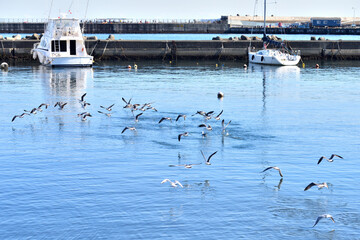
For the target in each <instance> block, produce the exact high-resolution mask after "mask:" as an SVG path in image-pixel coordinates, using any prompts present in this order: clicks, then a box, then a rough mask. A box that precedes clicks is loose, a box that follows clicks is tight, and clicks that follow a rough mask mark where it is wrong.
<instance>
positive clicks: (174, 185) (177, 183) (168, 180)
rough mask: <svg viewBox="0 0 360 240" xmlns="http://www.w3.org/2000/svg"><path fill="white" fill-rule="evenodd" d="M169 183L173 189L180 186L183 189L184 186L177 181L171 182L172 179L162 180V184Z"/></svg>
mask: <svg viewBox="0 0 360 240" xmlns="http://www.w3.org/2000/svg"><path fill="white" fill-rule="evenodd" d="M166 182H169V183H170V185H171V186H172V187H177V186H178V185H179V186H180V187H182V188H183V185H182V184H181V183H180V182H179V181H178V180H175V181H174V182H172V181H170V179H164V180H162V182H161V184H163V183H166Z"/></svg>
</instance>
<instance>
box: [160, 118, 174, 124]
mask: <svg viewBox="0 0 360 240" xmlns="http://www.w3.org/2000/svg"><path fill="white" fill-rule="evenodd" d="M164 120H169V121H170V122H172V120H171V118H170V117H163V118H161V119H160V121H159V123H161V122H162V121H164Z"/></svg>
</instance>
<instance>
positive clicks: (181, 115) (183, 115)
mask: <svg viewBox="0 0 360 240" xmlns="http://www.w3.org/2000/svg"><path fill="white" fill-rule="evenodd" d="M180 118H184V121H185V119H186V115H185V114H179V115H178V116H177V118H176V121H175V122H177V121H178V120H179V119H180Z"/></svg>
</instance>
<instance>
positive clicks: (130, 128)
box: [121, 127, 136, 134]
mask: <svg viewBox="0 0 360 240" xmlns="http://www.w3.org/2000/svg"><path fill="white" fill-rule="evenodd" d="M127 129H129V130H131V131H136V128H135V127H125V128H124V129H123V130H122V132H121V134H123V133H124V132H125V131H126V130H127Z"/></svg>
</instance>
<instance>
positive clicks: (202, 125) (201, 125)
mask: <svg viewBox="0 0 360 240" xmlns="http://www.w3.org/2000/svg"><path fill="white" fill-rule="evenodd" d="M198 127H206V124H204V123H202V124H200V125H199V126H198Z"/></svg>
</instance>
